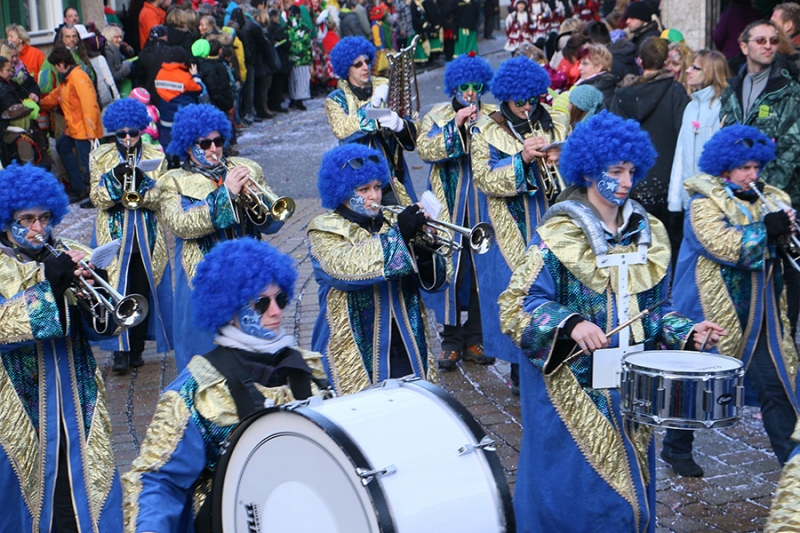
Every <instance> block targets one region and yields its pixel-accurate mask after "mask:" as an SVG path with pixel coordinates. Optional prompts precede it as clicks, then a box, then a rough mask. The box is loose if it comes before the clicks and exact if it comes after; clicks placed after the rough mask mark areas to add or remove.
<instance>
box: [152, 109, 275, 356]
mask: <svg viewBox="0 0 800 533" xmlns="http://www.w3.org/2000/svg"><path fill="white" fill-rule="evenodd" d="M230 133H231V123H230V121H229V120H228V119H227V117H226V116H225V114H224V113H222V111H219V110H218V109H217V108H215V107H214V106H212V105H210V104H192V105H188V106H186V107H184V108H182V109H181V110H180V111H178V113H177V114H176V115H175V123H174V125H173V127H172V141H171V142H170V144H169V147H168V148H167V153H168V154H170V155H175V156H178V157H180V158H181V159H182V160H183V161H184V163H183V166H182V167H181V168H177V169H174V170H170V171H169V172H167V173H166V174H165V175H164V177H163V178H162V179H161V180H159V181H158V194H159V197H160V198H159V201H160V203H161V206H160V207H161V209H160V212H159V220H161V221H162V222H163V223H164V224H165V225H166V226H167V227H168V228H169V229H170V230H171V231H172V232H173V233H174V234H175V236H176V237H177V239H176V244H175V265H176V267H175V274H176V276H175V296H174V316H173V319H174V335H173V336H174V342H175V364H176V366H177V367H178V370H181V369H183V367H185V366H186V363H188V362H189V359H190V358H191V357H192V356H194V355H197V354H200V353H205V352H207V351H208V350H210V349H211V348H212V346H213V335H211V334H210V333H208V332H203V331H199V330H197V329H196V328H195V326H194V322H193V321H192V312H191V306H190V305H187V304H188V302H189V301H190V300H189V292H190V291H191V287H192V278H194V274H195V271H196V270H197V264H198V263H199V262H200V260H201V259H202V258H203V256H204V255H205V254H207V253H208V252H209V251H211V249H212V248H213V247H214V245H216V244H217V243H218V242H220V241H227V240H231V239H237V238H239V237H244V236H250V237H255V238H258V237H259V235H260V234H261V233H267V234H269V233H275V232H277V231H278V230H279V229H280V228H281V227H282V226H283V222H280V221H277V220H275V219H274V218H273V217H272V216H271V215H269V214H268V215H267V216H266V217H265V218H264V220H263V221H261V220H258V222H259V223H258V224H256V223H255V222H253V220H251V217H250V216H249V213H247V212H246V209H245V208H243V207H242V202H241V201H239V200H240V199H241V197H242V195H243V194H242V193H243V191H244V188H245V187H248V186H249V181H250V180H252V181H253V182H255V183H257V184H259V185H261V186H262V187H264V188H265V189H266V190H267V191H269V192H270V193H271V192H272V191H271V190H270V189H269V187H267V186H266V185H265V183H264V173H263V172H262V170H261V167H260V166H258V165H257V164H256V163H255V162H253V161H250V160H249V159H244V158H240V157H233V158H229V159H225V158H224V157H223V155H222V147H223V145H224V144H225V141H226V139H227V138H228V137H229V136H230ZM229 165H230V168H229ZM270 207H271V206H270Z"/></svg>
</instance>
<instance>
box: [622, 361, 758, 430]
mask: <svg viewBox="0 0 800 533" xmlns="http://www.w3.org/2000/svg"><path fill="white" fill-rule="evenodd" d="M743 380H744V369H743V368H742V362H741V361H739V360H738V359H734V358H733V357H727V356H725V355H716V354H710V353H700V352H689V351H679V350H675V351H669V350H664V351H652V352H639V353H635V354H630V355H627V356H625V357H624V358H623V359H622V385H621V387H620V393H621V395H622V414H623V415H624V416H625V418H627V419H629V420H633V421H635V422H640V423H643V424H648V425H651V426H660V427H665V428H676V429H710V428H722V427H728V426H732V425H733V424H735V423H736V422H738V421H739V419H740V418H741V417H742V402H743V399H744V386H743V384H742V382H743Z"/></svg>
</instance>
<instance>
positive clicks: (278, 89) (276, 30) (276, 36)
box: [267, 9, 333, 113]
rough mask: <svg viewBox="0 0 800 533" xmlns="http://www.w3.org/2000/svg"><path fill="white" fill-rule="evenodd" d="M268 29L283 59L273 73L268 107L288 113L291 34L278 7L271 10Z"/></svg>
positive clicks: (277, 111) (268, 95) (275, 111)
mask: <svg viewBox="0 0 800 533" xmlns="http://www.w3.org/2000/svg"><path fill="white" fill-rule="evenodd" d="M267 30H268V31H269V35H270V38H271V39H272V42H273V43H275V49H276V50H277V51H278V59H280V60H281V68H280V69H279V70H278V71H277V72H274V73H273V74H272V84H270V86H269V92H268V94H267V107H268V109H269V110H270V111H272V112H273V113H286V110H285V109H284V108H283V94H284V91H285V89H286V84H287V83H288V82H289V73H290V72H291V71H292V62H291V61H290V60H289V47H290V45H289V36H288V35H286V30H285V29H284V27H283V26H281V23H280V13H279V12H278V10H277V9H270V10H269V27H268V28H267ZM331 33H332V31H329V32H328V34H329V35H330V34H331ZM326 39H327V36H326ZM323 44H324V43H323ZM331 49H333V48H331ZM328 53H330V51H328Z"/></svg>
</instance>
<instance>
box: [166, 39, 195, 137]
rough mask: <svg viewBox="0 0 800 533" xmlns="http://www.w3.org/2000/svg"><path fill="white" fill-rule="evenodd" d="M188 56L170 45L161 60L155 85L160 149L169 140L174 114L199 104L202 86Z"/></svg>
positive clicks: (181, 49) (178, 48) (180, 49)
mask: <svg viewBox="0 0 800 533" xmlns="http://www.w3.org/2000/svg"><path fill="white" fill-rule="evenodd" d="M188 59H189V58H188V57H187V55H186V52H185V51H184V50H183V48H180V47H178V46H171V47H169V49H168V51H167V55H166V57H164V63H163V65H162V66H161V70H159V71H158V74H156V79H155V82H154V85H155V88H156V92H157V93H158V112H159V113H160V115H161V120H160V122H159V124H158V136H159V140H160V141H161V145H162V146H168V145H169V143H170V141H171V140H172V122H173V120H174V119H175V113H177V112H178V110H179V109H180V108H182V107H184V106H187V105H189V104H196V103H198V99H199V97H200V94H201V93H202V92H203V86H202V85H200V83H201V79H200V76H199V75H198V73H197V66H196V65H192V66H191V67H189V66H188Z"/></svg>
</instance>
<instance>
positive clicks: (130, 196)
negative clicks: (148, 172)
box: [121, 150, 142, 209]
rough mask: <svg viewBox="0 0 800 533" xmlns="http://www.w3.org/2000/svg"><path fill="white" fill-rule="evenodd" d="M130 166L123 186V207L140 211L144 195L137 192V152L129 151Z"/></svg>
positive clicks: (128, 161) (127, 162) (127, 163)
mask: <svg viewBox="0 0 800 533" xmlns="http://www.w3.org/2000/svg"><path fill="white" fill-rule="evenodd" d="M126 165H127V166H128V168H127V170H126V171H125V181H124V182H123V184H122V199H121V202H122V205H123V206H125V209H139V208H140V207H141V206H142V195H141V194H139V193H138V192H137V191H136V152H135V151H130V150H129V151H128V158H127V159H126Z"/></svg>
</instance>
